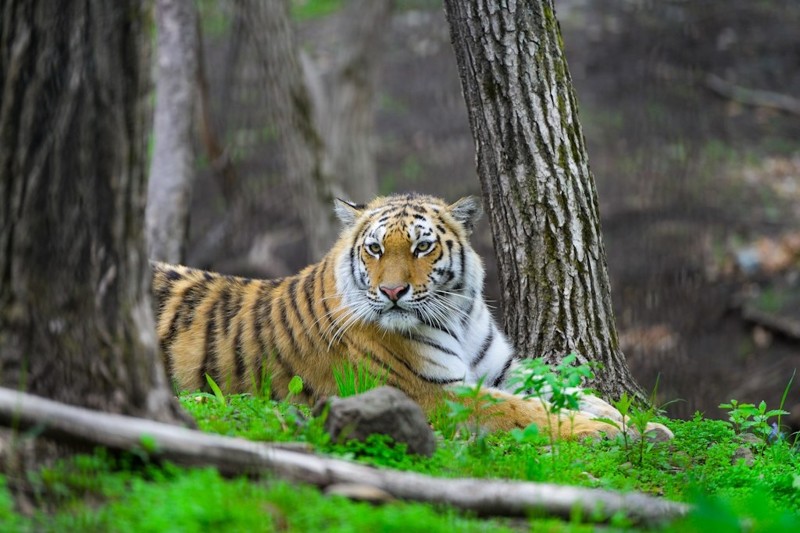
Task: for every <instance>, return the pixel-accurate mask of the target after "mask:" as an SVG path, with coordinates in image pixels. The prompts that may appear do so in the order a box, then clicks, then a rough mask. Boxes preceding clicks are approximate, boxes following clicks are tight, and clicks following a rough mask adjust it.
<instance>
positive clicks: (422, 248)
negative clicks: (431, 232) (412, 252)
mask: <svg viewBox="0 0 800 533" xmlns="http://www.w3.org/2000/svg"><path fill="white" fill-rule="evenodd" d="M431 246H433V244H432V243H430V242H425V241H423V242H421V243H419V244H417V250H416V251H417V253H425V252H427V251H428V250H430V249H431Z"/></svg>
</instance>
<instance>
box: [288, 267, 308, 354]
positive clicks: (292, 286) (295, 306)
mask: <svg viewBox="0 0 800 533" xmlns="http://www.w3.org/2000/svg"><path fill="white" fill-rule="evenodd" d="M298 285H300V278H299V277H296V278H294V279H292V280H291V281H290V282H289V294H290V295H291V297H292V305H291V310H292V315H293V316H294V318H296V319H297V324H298V327H299V328H300V331H301V332H302V336H303V337H305V338H306V339H307V341H308V347H309V349H313V348H314V338H313V337H312V336H311V335H310V334H309V331H308V328H309V327H311V326H310V324H306V323H305V322H306V321H305V320H303V316H302V315H301V314H300V300H301V299H302V298H300V297H299V296H298V295H297V286H298ZM309 311H310V309H309ZM309 316H310V315H309ZM295 339H296V340H298V341H299V338H297V337H295Z"/></svg>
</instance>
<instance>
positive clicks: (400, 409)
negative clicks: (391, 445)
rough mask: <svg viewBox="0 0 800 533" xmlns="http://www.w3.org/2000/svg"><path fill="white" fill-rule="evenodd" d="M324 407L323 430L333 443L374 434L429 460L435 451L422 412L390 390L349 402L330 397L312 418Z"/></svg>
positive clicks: (404, 396) (381, 389)
mask: <svg viewBox="0 0 800 533" xmlns="http://www.w3.org/2000/svg"><path fill="white" fill-rule="evenodd" d="M325 405H327V406H328V407H329V409H328V418H327V419H326V420H325V430H326V431H327V432H328V433H329V434H330V436H331V438H332V439H333V440H334V441H338V440H341V439H345V440H351V439H354V440H360V441H364V440H366V438H367V437H368V436H370V435H372V434H376V433H377V434H381V435H388V436H389V437H391V438H392V439H394V441H395V442H403V443H405V444H406V445H407V450H408V452H409V453H415V454H418V455H425V456H428V457H430V456H431V455H433V452H434V451H435V450H436V440H435V439H434V435H433V430H431V428H430V426H429V425H428V419H427V418H426V417H425V413H423V412H422V408H420V406H419V405H417V404H416V403H415V402H414V401H413V400H412V399H411V398H409V397H408V396H407V395H406V394H405V393H404V392H402V391H399V390H397V389H395V388H394V387H379V388H377V389H373V390H371V391H369V392H365V393H364V394H358V395H356V396H351V397H349V398H338V397H336V396H333V397H331V398H329V399H328V400H327V402H325V403H322V404H320V405H317V407H316V408H315V414H318V413H320V412H321V411H322V409H323V408H324V406H325Z"/></svg>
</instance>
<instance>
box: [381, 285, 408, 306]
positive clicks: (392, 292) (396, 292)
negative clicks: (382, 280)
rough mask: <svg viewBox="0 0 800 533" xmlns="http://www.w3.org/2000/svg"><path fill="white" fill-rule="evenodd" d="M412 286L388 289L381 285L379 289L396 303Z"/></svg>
mask: <svg viewBox="0 0 800 533" xmlns="http://www.w3.org/2000/svg"><path fill="white" fill-rule="evenodd" d="M409 287H410V285H409V284H408V283H405V284H403V285H398V286H397V287H386V286H385V285H381V286H380V287H379V288H380V290H381V292H382V293H383V294H385V295H386V296H387V297H388V298H389V299H390V300H391V301H393V302H396V301H397V300H399V299H400V297H401V296H403V295H404V294H405V293H407V292H408V289H409Z"/></svg>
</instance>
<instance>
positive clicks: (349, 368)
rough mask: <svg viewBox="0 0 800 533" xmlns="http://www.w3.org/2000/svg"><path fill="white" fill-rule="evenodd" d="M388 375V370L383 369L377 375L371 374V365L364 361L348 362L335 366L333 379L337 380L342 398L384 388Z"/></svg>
mask: <svg viewBox="0 0 800 533" xmlns="http://www.w3.org/2000/svg"><path fill="white" fill-rule="evenodd" d="M388 375H389V374H388V371H387V370H386V369H382V371H380V372H378V373H377V374H375V373H373V372H371V371H370V368H369V365H368V364H367V362H366V361H365V360H363V359H361V360H359V361H358V362H357V363H353V362H352V361H349V360H347V361H343V362H342V363H341V364H338V365H333V378H334V379H335V380H336V387H337V389H338V391H339V396H340V397H342V398H346V397H348V396H355V395H356V394H361V393H364V392H367V391H369V390H372V389H377V388H378V387H382V386H383V385H385V384H386V378H387V377H388Z"/></svg>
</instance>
